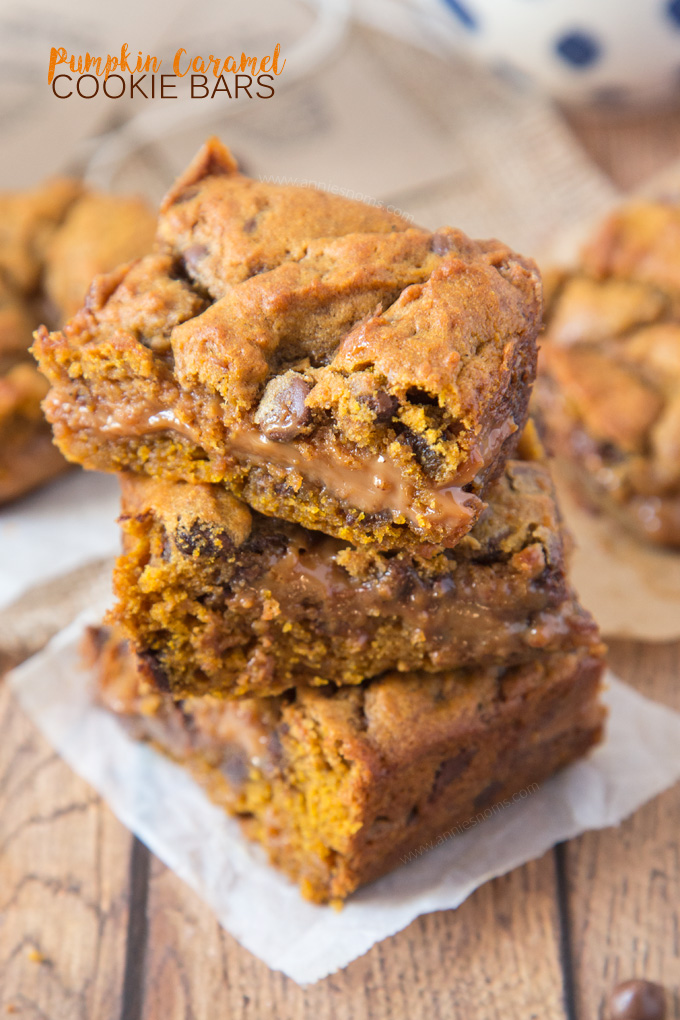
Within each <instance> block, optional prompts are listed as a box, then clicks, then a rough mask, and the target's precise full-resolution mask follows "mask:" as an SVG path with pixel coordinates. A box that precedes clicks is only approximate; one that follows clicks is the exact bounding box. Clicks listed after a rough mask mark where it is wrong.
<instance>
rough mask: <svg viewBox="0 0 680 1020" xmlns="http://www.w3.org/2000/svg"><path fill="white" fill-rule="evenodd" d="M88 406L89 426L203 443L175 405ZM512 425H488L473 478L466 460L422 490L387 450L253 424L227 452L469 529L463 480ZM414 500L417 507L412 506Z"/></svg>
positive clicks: (363, 503)
mask: <svg viewBox="0 0 680 1020" xmlns="http://www.w3.org/2000/svg"><path fill="white" fill-rule="evenodd" d="M80 413H81V414H82V413H83V412H80ZM85 413H86V414H87V419H88V425H89V427H92V424H93V418H94V427H95V428H96V429H97V430H98V431H99V432H101V433H103V434H105V435H112V436H121V437H131V436H145V435H149V434H152V433H154V432H165V431H168V430H171V431H173V432H177V433H178V434H179V435H181V436H183V437H184V438H185V439H188V440H189V441H190V442H191V443H193V444H195V445H196V446H199V447H202V448H204V443H203V441H202V437H201V434H200V431H199V430H198V429H197V428H196V427H195V426H193V425H190V424H188V423H187V422H184V421H182V419H181V417H180V416H179V415H178V414H177V412H176V411H175V410H174V409H173V408H168V407H163V406H161V405H150V404H147V405H145V406H136V407H134V408H129V407H120V408H116V411H115V413H114V414H107V416H106V417H105V418H104V417H102V416H99V415H97V413H96V411H95V412H94V413H92V412H91V411H88V412H85ZM83 424H85V422H83ZM515 428H516V426H514V423H507V424H506V425H504V426H503V427H502V428H499V429H494V430H493V432H492V433H491V436H490V437H489V439H488V440H487V441H486V444H485V447H483V448H482V447H480V452H479V453H478V454H476V456H474V457H472V458H471V466H470V471H471V472H472V473H471V474H470V477H468V474H469V473H470V471H468V465H467V464H466V465H465V468H464V469H463V472H462V473H461V476H460V478H459V477H457V478H456V482H455V483H453V484H449V485H445V486H442V487H440V488H436V487H435V486H430V487H428V488H427V489H425V492H423V488H424V487H423V484H422V480H419V481H420V484H419V485H416V483H415V481H413V480H412V479H410V478H409V477H408V476H407V475H405V474H404V473H403V471H402V469H401V468H400V467H399V465H398V464H397V463H395V462H394V461H393V460H392V458H391V457H390V456H389V455H388V454H387V453H385V454H377V455H376V454H367V455H365V456H361V455H356V454H352V453H350V451H348V450H347V449H346V448H345V447H343V446H341V445H340V444H339V443H335V442H333V441H332V440H329V439H328V438H327V439H326V440H325V442H324V445H323V447H322V448H319V447H316V448H314V447H312V446H311V445H310V446H305V445H302V444H295V443H286V442H277V441H274V440H272V439H269V438H268V437H267V436H264V435H262V433H260V432H259V431H258V430H257V429H254V428H250V427H247V426H246V427H240V428H235V429H232V430H231V431H230V432H229V435H228V438H227V440H226V443H225V451H224V452H225V453H226V454H227V455H228V456H230V457H233V458H234V459H235V460H239V459H247V460H248V461H252V462H254V463H256V464H260V465H263V466H268V465H273V466H275V467H278V468H282V469H283V470H285V471H295V472H298V473H299V474H300V475H302V476H303V477H304V478H305V479H308V480H309V481H311V482H312V483H314V484H317V485H320V486H322V487H323V488H325V489H327V490H328V491H329V492H330V493H332V495H333V496H334V497H335V498H337V499H338V500H340V501H342V502H345V503H347V504H348V505H350V506H353V507H357V509H359V510H360V511H362V512H363V513H366V514H377V513H381V512H383V511H389V512H391V513H393V514H396V515H398V516H400V517H402V518H403V519H405V520H406V521H408V522H409V523H411V524H414V525H416V527H422V525H423V524H424V523H425V522H427V523H428V524H429V525H438V526H440V527H443V528H444V529H445V530H446V531H451V530H454V531H458V530H460V529H461V528H462V529H463V530H467V529H468V528H469V526H470V525H471V523H472V521H473V519H474V517H475V515H476V510H477V509H478V508H479V500H478V498H477V497H476V496H475V495H474V494H472V493H469V492H465V490H464V489H463V488H462V485H463V484H467V482H468V481H471V480H472V478H473V477H474V475H475V474H476V473H477V472H478V471H479V470H480V468H481V467H483V466H484V463H485V454H486V447H487V446H488V447H490V449H492V450H497V448H498V447H499V446H500V444H501V443H502V442H503V441H504V439H505V438H506V436H507V435H508V434H510V433H511V432H512V431H514V430H515ZM508 429H509V431H508ZM482 450H483V452H481V451H482ZM462 479H464V480H462ZM416 499H418V504H419V505H418V506H416V505H414V504H415V503H416Z"/></svg>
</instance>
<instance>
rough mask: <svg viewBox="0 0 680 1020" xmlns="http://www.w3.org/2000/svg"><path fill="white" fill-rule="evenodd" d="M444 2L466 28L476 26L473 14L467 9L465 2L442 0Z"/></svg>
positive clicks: (471, 28) (472, 28)
mask: <svg viewBox="0 0 680 1020" xmlns="http://www.w3.org/2000/svg"><path fill="white" fill-rule="evenodd" d="M444 3H445V4H446V6H447V7H449V8H450V9H451V10H452V11H453V13H454V14H455V15H456V17H457V18H458V20H459V21H460V22H461V23H462V24H463V25H465V27H466V28H469V29H470V30H471V31H474V29H476V28H477V19H476V18H475V16H474V14H472V12H471V11H469V10H468V9H467V7H466V6H465V4H462V3H460V0H444Z"/></svg>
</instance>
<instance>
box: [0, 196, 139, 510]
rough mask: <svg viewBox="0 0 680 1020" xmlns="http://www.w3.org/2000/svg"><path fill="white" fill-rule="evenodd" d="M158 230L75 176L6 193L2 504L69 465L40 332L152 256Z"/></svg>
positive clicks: (0, 320) (1, 203)
mask: <svg viewBox="0 0 680 1020" xmlns="http://www.w3.org/2000/svg"><path fill="white" fill-rule="evenodd" d="M154 230H155V224H154V218H153V216H152V215H151V213H150V211H149V209H148V207H147V206H146V205H145V204H144V203H143V202H142V201H141V200H139V199H133V198H125V197H121V196H113V195H104V194H101V193H99V192H94V191H90V190H88V189H86V188H85V186H84V185H83V184H81V183H80V182H79V181H75V180H70V179H67V178H56V179H54V180H49V181H47V182H45V183H43V184H41V185H39V186H38V187H36V188H34V189H32V190H30V191H11V192H10V191H7V192H0V503H3V502H6V501H7V500H10V499H14V498H16V497H18V496H21V495H23V494H24V493H25V492H28V491H29V490H30V489H32V488H34V487H36V486H37V485H40V484H42V483H44V482H46V481H48V480H49V479H51V478H53V477H55V476H56V475H58V474H60V473H61V472H63V471H65V470H66V469H67V468H68V464H67V462H66V461H65V460H64V458H63V456H62V455H61V454H60V453H59V451H58V449H57V448H56V447H55V446H54V445H53V443H52V432H51V429H50V427H49V425H48V424H47V422H46V421H45V419H44V417H43V414H42V411H41V408H40V403H41V401H42V400H43V399H44V397H45V396H46V393H47V389H48V387H47V385H46V381H45V379H44V378H43V377H42V376H40V375H39V374H38V372H37V369H36V368H35V365H34V362H33V360H32V359H31V355H30V353H29V348H30V345H31V340H32V336H31V334H32V331H33V330H34V329H35V328H36V326H38V324H39V323H41V322H43V323H45V322H46V323H48V324H49V325H50V326H52V327H56V326H58V325H59V324H60V323H63V322H64V321H65V320H66V319H67V318H68V317H69V316H70V315H72V314H73V312H75V311H76V310H77V309H78V308H79V307H80V305H81V304H82V301H83V298H84V296H85V293H86V292H87V288H88V287H89V285H90V283H91V281H92V278H93V277H94V276H95V275H97V274H99V273H102V272H108V271H110V270H112V269H113V268H114V267H115V266H116V265H118V263H119V262H121V261H123V260H128V259H131V258H134V257H136V256H138V255H142V254H144V252H145V251H148V250H149V249H150V247H151V244H152V242H153V236H154Z"/></svg>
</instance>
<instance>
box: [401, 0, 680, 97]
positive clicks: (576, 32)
mask: <svg viewBox="0 0 680 1020" xmlns="http://www.w3.org/2000/svg"><path fill="white" fill-rule="evenodd" d="M419 2H420V5H421V9H422V10H423V13H424V14H425V13H427V15H429V18H428V20H430V19H432V20H433V22H435V23H436V25H437V29H438V31H439V32H440V33H441V36H442V38H447V39H448V41H449V42H450V43H451V44H453V45H454V46H461V45H463V46H464V47H465V48H466V49H469V50H471V51H472V52H474V53H475V54H476V55H477V56H478V57H479V58H481V59H482V60H483V61H484V62H485V63H486V64H487V65H488V66H489V67H491V68H493V69H494V70H497V71H499V72H501V73H503V74H505V75H507V76H509V77H514V78H516V79H517V80H530V81H533V82H534V83H536V84H537V85H538V86H539V87H541V88H542V89H543V90H544V91H546V92H548V93H549V94H550V95H552V96H554V97H556V98H557V99H560V100H563V101H565V102H568V103H579V104H583V103H588V104H596V105H601V104H607V105H616V106H618V105H621V106H629V105H640V104H650V103H662V102H666V103H667V102H669V101H674V100H680V0H419Z"/></svg>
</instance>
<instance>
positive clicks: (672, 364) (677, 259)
mask: <svg viewBox="0 0 680 1020" xmlns="http://www.w3.org/2000/svg"><path fill="white" fill-rule="evenodd" d="M545 341H546V342H545V345H544V346H543V348H542V352H541V378H540V383H539V386H538V387H537V396H538V401H539V405H540V408H541V413H542V417H543V419H544V421H545V423H546V426H547V430H548V433H549V436H550V440H551V444H552V446H553V448H554V450H555V452H556V453H557V454H558V455H560V456H561V457H563V458H564V459H565V460H566V461H567V466H568V468H569V469H570V471H571V473H572V474H573V475H574V477H575V478H576V480H577V481H579V482H580V484H581V487H582V488H584V489H585V490H586V492H587V495H588V496H590V498H591V499H592V500H593V501H594V502H595V503H596V504H599V505H601V506H603V507H604V508H606V509H608V510H611V511H613V512H614V513H616V514H618V515H619V516H621V517H622V518H623V519H624V521H625V522H626V523H627V524H629V525H631V526H632V527H633V528H634V529H635V530H637V531H638V533H640V534H641V535H643V536H645V537H646V538H648V539H651V540H652V541H655V542H659V543H662V544H668V545H671V546H676V547H680V206H678V205H674V204H670V203H661V202H659V203H651V202H643V203H635V204H631V205H630V206H625V207H623V208H621V209H620V210H618V211H616V212H615V213H614V214H612V215H611V216H610V218H609V219H608V220H607V221H606V222H605V223H604V224H603V225H602V227H601V229H600V230H599V232H598V233H596V235H595V236H594V237H593V239H592V240H591V242H590V243H589V244H588V245H587V247H586V248H585V249H584V252H583V256H582V261H581V265H580V266H579V267H578V268H577V269H576V270H575V271H574V272H573V273H569V274H564V275H563V276H562V277H561V279H560V280H559V282H558V284H557V286H556V287H555V292H554V295H553V296H552V298H551V300H550V302H549V306H548V309H547V314H546V330H545Z"/></svg>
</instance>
